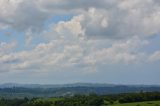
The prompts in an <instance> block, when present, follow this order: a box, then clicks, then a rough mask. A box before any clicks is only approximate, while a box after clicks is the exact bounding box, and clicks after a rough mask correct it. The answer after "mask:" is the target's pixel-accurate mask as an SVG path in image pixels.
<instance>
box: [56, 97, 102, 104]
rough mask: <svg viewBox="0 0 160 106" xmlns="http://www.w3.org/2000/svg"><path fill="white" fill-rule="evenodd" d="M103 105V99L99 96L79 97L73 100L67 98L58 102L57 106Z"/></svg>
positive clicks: (72, 98)
mask: <svg viewBox="0 0 160 106" xmlns="http://www.w3.org/2000/svg"><path fill="white" fill-rule="evenodd" d="M103 103H104V100H103V98H102V97H100V96H97V95H89V96H82V95H77V96H74V97H71V98H65V99H63V100H61V101H56V102H55V106H101V105H102V104H103Z"/></svg>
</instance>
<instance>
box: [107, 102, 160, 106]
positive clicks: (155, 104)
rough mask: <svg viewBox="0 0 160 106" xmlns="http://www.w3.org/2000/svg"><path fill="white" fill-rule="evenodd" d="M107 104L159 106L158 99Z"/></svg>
mask: <svg viewBox="0 0 160 106" xmlns="http://www.w3.org/2000/svg"><path fill="white" fill-rule="evenodd" d="M109 106H160V101H147V102H135V103H124V104H119V103H117V104H113V105H109Z"/></svg>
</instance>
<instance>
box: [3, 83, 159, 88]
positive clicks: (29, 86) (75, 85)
mask: <svg viewBox="0 0 160 106" xmlns="http://www.w3.org/2000/svg"><path fill="white" fill-rule="evenodd" d="M118 86H128V87H160V85H138V84H137V85H124V84H105V83H73V84H18V83H4V84H0V88H13V87H24V88H63V87H118Z"/></svg>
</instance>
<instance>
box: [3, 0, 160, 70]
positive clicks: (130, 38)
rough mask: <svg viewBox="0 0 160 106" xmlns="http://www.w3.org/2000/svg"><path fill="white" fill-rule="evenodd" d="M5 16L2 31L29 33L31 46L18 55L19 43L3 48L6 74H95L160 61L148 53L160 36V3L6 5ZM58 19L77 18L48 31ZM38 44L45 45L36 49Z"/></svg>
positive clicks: (110, 0)
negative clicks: (72, 71)
mask: <svg viewBox="0 0 160 106" xmlns="http://www.w3.org/2000/svg"><path fill="white" fill-rule="evenodd" d="M0 11H1V12H0V29H1V30H6V29H12V30H15V31H17V32H22V33H24V35H22V36H25V38H26V39H25V41H26V45H27V46H29V47H26V48H23V49H22V50H19V51H16V49H15V48H16V47H15V46H16V43H15V42H11V43H7V42H5V41H3V42H2V43H0V66H1V67H2V68H1V69H0V71H1V72H5V71H6V72H8V71H11V70H12V71H14V72H15V71H16V72H19V71H25V70H32V71H40V72H46V71H57V70H70V69H76V70H79V69H82V71H83V70H84V71H86V70H88V71H90V70H91V69H92V68H94V67H98V66H99V65H101V64H112V65H113V64H138V63H147V62H154V61H159V60H160V58H159V57H160V53H159V50H158V51H153V52H152V53H148V52H147V51H146V50H145V49H144V48H145V47H146V46H147V45H152V42H150V39H151V38H152V37H155V36H159V33H160V29H159V28H160V20H159V19H160V3H159V1H158V0H100V1H97V0H92V1H86V0H77V1H74V0H65V1H64V0H53V1H52V0H36V1H33V0H0ZM57 15H70V16H73V17H72V18H71V19H70V20H68V21H64V20H60V21H58V22H52V23H50V24H49V25H48V26H47V28H46V26H45V24H46V21H47V20H49V19H51V18H52V17H53V16H57ZM12 36H14V35H12ZM15 39H17V38H15ZM36 39H41V42H39V43H37V44H34V45H33V44H32V41H33V42H34V41H36ZM17 43H18V42H17ZM17 45H21V44H20V43H18V44H17ZM30 46H31V47H30ZM17 48H18V46H17ZM27 48H30V49H29V50H28V49H27ZM158 49H159V48H158Z"/></svg>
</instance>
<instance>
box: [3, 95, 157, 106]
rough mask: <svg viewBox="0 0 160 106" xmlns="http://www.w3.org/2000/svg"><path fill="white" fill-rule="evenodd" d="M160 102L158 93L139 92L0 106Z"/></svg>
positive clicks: (5, 102) (12, 102) (13, 101)
mask: <svg viewBox="0 0 160 106" xmlns="http://www.w3.org/2000/svg"><path fill="white" fill-rule="evenodd" d="M156 100H160V92H139V93H124V94H113V95H96V94H90V95H75V96H72V97H59V98H53V99H52V98H48V99H46V98H44V99H43V98H41V99H40V98H32V99H28V98H24V99H4V98H1V99H0V106H107V105H111V104H113V103H114V102H117V101H119V103H132V102H143V101H156Z"/></svg>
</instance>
